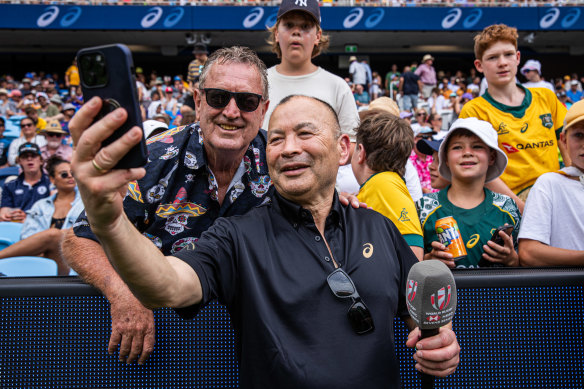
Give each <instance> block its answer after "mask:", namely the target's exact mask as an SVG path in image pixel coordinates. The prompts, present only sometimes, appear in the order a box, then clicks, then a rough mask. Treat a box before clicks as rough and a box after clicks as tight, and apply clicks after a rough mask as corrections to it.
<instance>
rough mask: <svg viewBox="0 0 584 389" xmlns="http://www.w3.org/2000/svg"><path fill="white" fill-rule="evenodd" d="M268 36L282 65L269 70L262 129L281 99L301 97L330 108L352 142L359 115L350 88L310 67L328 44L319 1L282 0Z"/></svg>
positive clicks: (314, 67)
mask: <svg viewBox="0 0 584 389" xmlns="http://www.w3.org/2000/svg"><path fill="white" fill-rule="evenodd" d="M269 32H270V38H269V39H268V43H270V44H271V45H272V51H273V52H274V53H276V55H277V56H278V58H280V60H281V61H280V63H279V64H278V65H276V66H272V67H271V68H269V69H268V84H269V88H270V89H269V95H270V106H269V107H268V112H266V116H265V117H264V122H263V125H262V127H263V128H268V124H269V122H270V116H271V115H272V112H273V110H274V108H275V107H276V106H277V105H278V103H279V102H280V101H281V100H282V99H283V98H284V97H286V96H288V95H291V94H296V95H297V94H300V95H306V96H310V97H316V98H319V99H321V100H323V101H325V102H327V103H328V104H330V105H331V107H333V109H334V110H335V112H336V113H337V116H338V117H339V123H340V125H341V131H342V133H343V134H348V135H349V137H350V138H351V141H352V142H354V141H355V131H354V129H355V128H356V127H357V126H358V125H359V115H358V113H357V106H356V105H355V99H354V98H353V93H352V92H351V88H350V87H349V86H348V85H347V83H346V82H345V80H343V79H342V78H341V77H339V76H336V75H334V74H332V73H330V72H328V71H326V70H324V69H323V68H321V67H318V66H316V65H314V64H313V63H312V58H314V57H316V56H317V55H319V54H320V53H321V52H322V51H323V50H325V49H326V48H327V47H328V44H329V37H328V36H327V35H324V34H323V31H322V29H321V27H320V9H319V7H318V1H317V0H307V1H306V2H298V1H295V0H283V1H282V3H281V4H280V8H279V9H278V19H277V21H276V24H275V25H274V26H273V27H271V28H269Z"/></svg>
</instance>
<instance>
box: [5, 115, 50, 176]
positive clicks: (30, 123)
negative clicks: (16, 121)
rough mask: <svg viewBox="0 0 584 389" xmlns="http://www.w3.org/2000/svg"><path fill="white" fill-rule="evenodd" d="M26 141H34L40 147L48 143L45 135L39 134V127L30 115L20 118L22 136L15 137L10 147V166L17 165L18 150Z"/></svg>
mask: <svg viewBox="0 0 584 389" xmlns="http://www.w3.org/2000/svg"><path fill="white" fill-rule="evenodd" d="M25 143H34V144H36V145H38V146H39V147H43V146H44V145H46V144H47V140H46V139H45V137H44V136H43V135H39V134H37V127H36V124H35V122H34V120H33V119H31V118H29V117H28V116H25V117H23V118H22V119H20V136H19V137H18V138H16V139H14V140H13V141H12V143H11V144H10V147H9V148H8V164H9V165H10V166H16V163H17V162H16V157H17V156H18V150H19V148H20V146H22V145H23V144H25Z"/></svg>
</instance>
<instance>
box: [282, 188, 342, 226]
mask: <svg viewBox="0 0 584 389" xmlns="http://www.w3.org/2000/svg"><path fill="white" fill-rule="evenodd" d="M272 204H273V205H274V206H276V207H277V209H279V211H280V212H281V213H282V214H283V215H284V218H285V219H286V220H288V221H289V222H290V223H291V224H292V226H293V227H294V228H296V229H298V226H299V225H300V224H303V225H305V226H312V225H314V218H313V217H312V213H311V212H310V211H309V210H307V209H305V208H303V207H302V206H300V205H298V204H296V203H294V202H292V201H290V200H288V199H286V198H284V197H283V196H282V195H281V194H279V193H278V191H276V190H275V191H274V194H273V195H272ZM342 215H343V209H342V206H341V203H340V202H339V195H338V193H337V191H336V190H335V193H334V196H333V205H332V207H331V211H330V212H329V215H328V216H327V218H326V223H325V229H326V228H329V227H330V226H334V227H338V228H341V229H343V230H344V229H345V228H344V225H343V223H342V219H343V218H342Z"/></svg>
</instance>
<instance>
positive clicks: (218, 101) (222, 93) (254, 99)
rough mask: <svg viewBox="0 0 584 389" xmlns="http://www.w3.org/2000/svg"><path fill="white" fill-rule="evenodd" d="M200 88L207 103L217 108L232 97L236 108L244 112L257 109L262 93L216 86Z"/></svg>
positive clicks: (222, 106)
mask: <svg viewBox="0 0 584 389" xmlns="http://www.w3.org/2000/svg"><path fill="white" fill-rule="evenodd" d="M201 90H202V91H203V92H205V99H206V101H207V104H209V106H211V107H213V108H217V109H221V108H225V107H226V106H227V104H229V102H230V101H231V99H232V98H233V99H235V104H237V108H239V109H240V110H242V111H244V112H253V111H255V110H256V109H258V106H259V105H260V101H262V99H263V97H262V95H258V94H256V93H250V92H230V91H228V90H224V89H217V88H204V89H201Z"/></svg>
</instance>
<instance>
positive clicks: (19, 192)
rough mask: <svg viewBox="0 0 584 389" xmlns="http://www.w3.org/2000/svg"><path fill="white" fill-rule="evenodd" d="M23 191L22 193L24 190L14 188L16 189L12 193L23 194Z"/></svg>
mask: <svg viewBox="0 0 584 389" xmlns="http://www.w3.org/2000/svg"><path fill="white" fill-rule="evenodd" d="M23 193H24V190H22V189H16V190H15V191H14V194H15V195H21V194H23Z"/></svg>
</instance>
